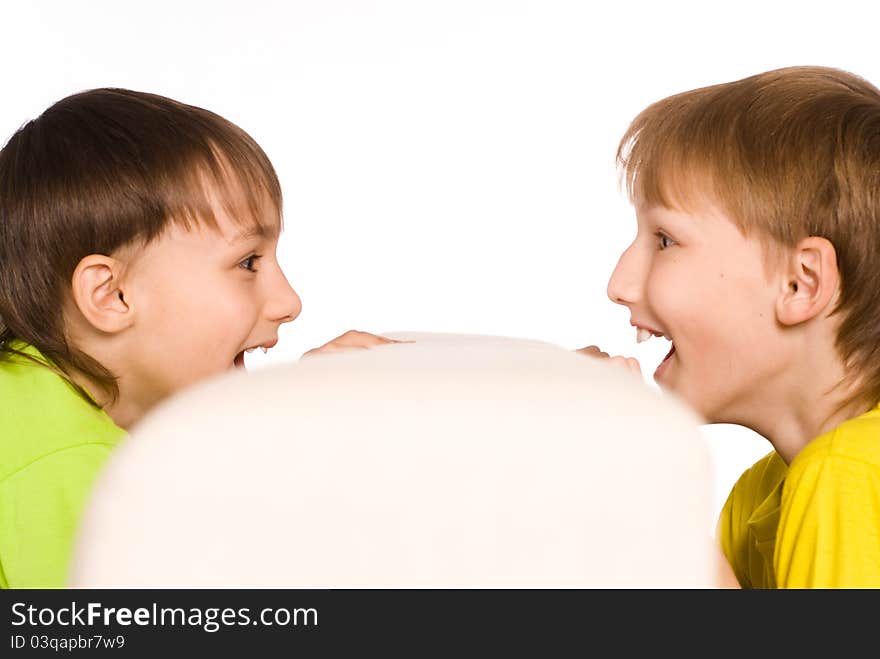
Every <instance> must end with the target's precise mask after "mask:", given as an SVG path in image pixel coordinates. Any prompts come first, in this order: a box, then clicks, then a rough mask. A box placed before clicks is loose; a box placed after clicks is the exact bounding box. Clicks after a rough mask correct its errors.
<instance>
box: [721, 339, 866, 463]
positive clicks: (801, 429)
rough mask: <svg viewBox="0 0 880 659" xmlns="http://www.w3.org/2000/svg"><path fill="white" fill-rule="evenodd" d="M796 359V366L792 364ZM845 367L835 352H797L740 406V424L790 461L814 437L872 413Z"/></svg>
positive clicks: (730, 421)
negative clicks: (856, 397) (857, 395)
mask: <svg viewBox="0 0 880 659" xmlns="http://www.w3.org/2000/svg"><path fill="white" fill-rule="evenodd" d="M792 363H796V364H797V368H792V367H791V364H792ZM844 375H845V371H844V369H843V365H842V363H841V361H840V359H839V358H838V357H837V355H836V351H833V352H829V353H828V354H825V355H823V354H820V353H819V351H813V352H810V351H806V350H801V351H798V353H797V356H796V359H794V360H792V361H789V364H788V366H787V367H785V368H783V369H781V370H780V371H779V372H778V373H777V376H776V377H773V378H769V379H768V380H767V381H765V382H764V383H763V384H762V386H761V387H759V388H758V389H757V390H755V391H753V392H752V395H751V396H750V400H749V401H747V402H746V404H745V405H742V406H739V407H740V411H741V413H740V414H737V415H736V420H731V419H730V418H726V419H725V421H724V422H728V423H737V424H739V425H743V426H746V427H748V428H751V429H752V430H754V431H755V432H757V433H759V434H760V435H762V436H763V437H765V438H766V439H767V440H768V441H769V442H770V443H771V444H772V445H773V448H774V449H775V450H776V452H777V453H778V454H779V455H780V456H781V457H782V459H783V460H785V462H786V464H791V462H792V460H794V459H795V457H797V455H798V454H799V453H800V452H801V450H803V448H804V447H805V446H806V445H807V444H809V443H810V442H811V441H812V440H813V439H815V438H816V437H819V436H820V435H823V434H825V433H827V432H828V431H830V430H832V429H834V428H836V427H837V426H839V425H840V424H841V423H843V422H844V421H846V420H847V419H851V418H854V417H857V416H859V415H861V414H864V413H865V412H867V411H868V410H869V409H870V408H871V407H870V405H867V404H866V403H864V402H861V401H859V400H856V401H855V402H849V403H847V404H846V405H844V403H845V401H847V400H850V401H852V397H853V394H854V393H855V392H856V391H857V388H856V387H857V386H858V383H857V382H851V381H849V382H845V381H844Z"/></svg>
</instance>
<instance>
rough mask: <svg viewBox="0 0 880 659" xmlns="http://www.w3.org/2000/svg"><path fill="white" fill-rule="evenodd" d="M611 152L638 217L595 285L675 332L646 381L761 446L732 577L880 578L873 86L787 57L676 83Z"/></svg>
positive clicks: (725, 540)
mask: <svg viewBox="0 0 880 659" xmlns="http://www.w3.org/2000/svg"><path fill="white" fill-rule="evenodd" d="M618 161H619V163H620V165H621V168H622V171H623V172H624V174H625V179H626V183H627V191H628V193H629V195H630V199H631V200H632V202H633V204H634V206H635V209H636V216H637V223H638V232H637V235H636V238H635V240H634V241H633V243H632V244H631V245H630V246H629V247H628V248H627V249H626V250H625V251H624V253H623V254H622V255H621V257H620V260H619V262H618V264H617V267H616V268H615V270H614V273H613V274H612V276H611V279H610V281H609V284H608V296H609V297H610V298H611V300H612V301H614V302H616V303H618V304H622V305H625V306H627V307H628V308H629V309H630V313H631V324H632V325H633V326H635V327H636V328H637V329H636V331H637V338H638V340H640V341H641V340H644V339H646V338H649V337H650V336H663V337H665V338H666V339H668V340H670V341H672V346H671V349H670V351H669V354H668V355H667V356H666V357H665V358H664V360H663V361H662V363H661V364H660V365H659V366H658V368H657V370H656V372H655V373H654V379H655V381H656V382H657V383H658V384H659V385H660V386H661V388H662V389H664V390H666V391H670V392H672V393H674V394H676V395H677V396H679V397H680V398H682V399H684V400H685V401H686V402H687V403H689V404H690V405H691V406H692V407H693V408H694V409H695V410H696V411H697V412H699V413H700V414H701V415H702V417H703V418H704V419H705V420H706V422H707V423H733V424H739V425H742V426H745V427H748V428H751V429H752V430H754V431H756V432H758V433H760V434H761V435H763V436H764V437H765V438H767V439H768V440H769V441H770V443H771V444H772V445H773V448H774V451H773V452H772V453H771V454H770V455H768V456H766V457H765V458H763V459H762V460H760V461H759V462H758V463H756V464H755V465H754V466H753V467H751V468H750V469H748V470H747V471H746V472H745V473H744V474H743V475H742V477H741V478H740V479H739V480H738V481H737V483H736V484H735V485H734V487H733V489H732V491H731V493H730V495H729V497H728V499H727V502H726V504H725V505H724V508H723V510H722V513H721V516H720V520H719V523H718V536H719V540H720V542H721V547H722V549H723V552H724V554H725V556H726V557H727V559H728V560H729V562H730V565H731V566H732V568H733V572H734V574H735V575H736V578H737V580H738V582H739V584H740V585H741V586H743V587H750V588H811V587H817V588H832V587H841V588H859V587H868V588H878V587H880V406H878V401H880V304H878V303H877V291H878V284H877V282H878V281H880V91H878V89H877V88H876V87H875V86H873V85H872V84H870V83H868V82H867V81H865V80H864V79H862V78H859V77H858V76H855V75H853V74H850V73H848V72H845V71H840V70H837V69H830V68H822V67H792V68H786V69H780V70H774V71H768V72H765V73H762V74H759V75H755V76H752V77H749V78H745V79H743V80H739V81H735V82H730V83H726V84H720V85H714V86H710V87H706V88H701V89H696V90H692V91H688V92H684V93H682V94H678V95H674V96H671V97H669V98H666V99H663V100H661V101H659V102H657V103H654V104H653V105H651V106H649V107H648V108H647V109H645V110H644V111H643V112H642V113H641V114H640V115H639V116H638V117H636V119H635V120H634V121H633V122H632V124H631V126H630V128H629V129H628V131H627V132H626V134H625V135H624V137H623V139H622V140H621V144H620V148H619V150H618ZM582 352H584V353H585V354H588V355H605V353H601V352H600V351H599V350H598V348H596V347H594V346H590V347H588V348H584V349H583V350H582ZM614 359H616V360H619V361H620V362H621V363H622V365H624V366H627V367H628V368H631V369H633V370H638V364H637V362H635V360H633V359H631V358H623V357H615V358H614Z"/></svg>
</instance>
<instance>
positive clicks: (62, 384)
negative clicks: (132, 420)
mask: <svg viewBox="0 0 880 659" xmlns="http://www.w3.org/2000/svg"><path fill="white" fill-rule="evenodd" d="M37 354H38V353H37ZM0 400H2V401H3V414H2V415H0V465H2V467H0V482H2V481H3V480H5V479H6V478H8V477H10V476H11V475H12V474H15V473H17V472H19V471H21V470H23V469H27V468H30V467H31V466H34V465H37V464H39V463H40V461H41V460H44V459H47V458H49V457H50V456H55V457H53V458H52V460H51V462H54V461H55V460H57V459H59V458H61V457H67V456H70V457H73V456H93V455H94V456H99V455H101V454H102V453H103V452H106V450H107V449H108V448H109V447H112V446H114V445H115V444H117V443H118V442H119V440H120V439H121V438H122V437H123V436H124V435H125V431H124V430H122V429H121V428H119V427H118V426H117V425H116V424H114V423H113V421H112V420H111V419H110V417H108V416H107V414H106V413H104V412H103V411H102V410H100V409H98V408H96V407H94V406H93V405H90V404H89V403H88V402H86V401H85V400H84V399H83V398H81V397H80V396H79V394H77V392H76V391H74V389H73V388H72V387H71V386H70V385H69V384H68V383H67V382H66V381H65V380H64V379H63V378H61V377H60V376H58V375H57V374H56V373H54V372H53V371H52V370H50V369H49V368H47V367H45V366H41V365H39V364H36V363H33V362H30V361H29V360H26V359H23V358H19V357H13V359H12V360H4V361H2V362H0ZM90 447H91V448H90ZM100 447H105V448H100Z"/></svg>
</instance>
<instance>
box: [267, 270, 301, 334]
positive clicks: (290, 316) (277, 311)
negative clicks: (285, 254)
mask: <svg viewBox="0 0 880 659" xmlns="http://www.w3.org/2000/svg"><path fill="white" fill-rule="evenodd" d="M300 311H302V300H300V299H299V295H297V293H296V291H295V290H293V287H292V286H291V285H290V282H288V281H287V277H285V276H284V273H283V272H281V269H280V268H279V269H278V279H277V283H276V288H275V290H273V291H272V295H271V296H270V298H269V302H268V304H267V310H266V312H267V315H268V316H269V317H270V318H271V319H272V320H274V321H276V322H279V323H289V322H290V321H291V320H294V319H295V318H296V317H297V316H299V313H300Z"/></svg>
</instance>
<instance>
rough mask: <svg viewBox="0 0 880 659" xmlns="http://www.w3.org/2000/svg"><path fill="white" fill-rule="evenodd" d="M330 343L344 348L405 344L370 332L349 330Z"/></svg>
mask: <svg viewBox="0 0 880 659" xmlns="http://www.w3.org/2000/svg"><path fill="white" fill-rule="evenodd" d="M330 343H332V344H336V345H342V346H377V345H387V344H389V343H403V342H402V341H398V340H396V339H389V338H388V337H385V336H379V335H377V334H370V333H369V332H359V331H358V330H348V331H347V332H346V333H345V334H343V335H341V336H338V337H337V338H335V339H333V341H331V342H330Z"/></svg>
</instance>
